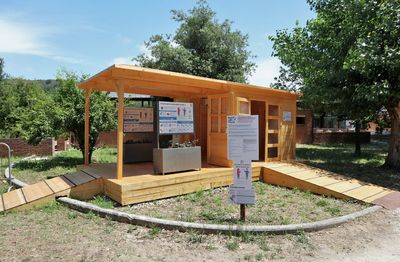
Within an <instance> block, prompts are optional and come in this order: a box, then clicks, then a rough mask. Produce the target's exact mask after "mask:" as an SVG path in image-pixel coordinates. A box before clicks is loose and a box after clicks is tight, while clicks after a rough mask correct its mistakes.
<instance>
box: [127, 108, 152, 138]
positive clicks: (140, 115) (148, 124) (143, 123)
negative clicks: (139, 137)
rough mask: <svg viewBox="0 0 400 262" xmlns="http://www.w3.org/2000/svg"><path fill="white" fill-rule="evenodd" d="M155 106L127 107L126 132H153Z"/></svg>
mask: <svg viewBox="0 0 400 262" xmlns="http://www.w3.org/2000/svg"><path fill="white" fill-rule="evenodd" d="M153 119H154V118H153V108H150V107H125V108H124V132H126V133H133V132H153V130H154V126H153Z"/></svg>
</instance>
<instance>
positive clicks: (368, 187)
mask: <svg viewBox="0 0 400 262" xmlns="http://www.w3.org/2000/svg"><path fill="white" fill-rule="evenodd" d="M262 177H263V181H264V182H266V183H269V184H274V185H279V186H286V187H290V188H299V189H302V190H308V191H311V192H314V193H318V194H322V195H327V196H334V197H337V198H353V199H357V200H360V201H363V202H366V203H373V204H379V205H382V206H384V207H387V208H392V207H393V206H397V207H400V199H397V200H394V202H393V201H391V203H390V204H391V206H389V205H385V204H384V202H385V201H383V200H385V199H393V196H397V195H398V192H397V191H393V190H390V189H387V188H384V187H381V186H377V185H373V184H368V183H364V182H361V181H359V180H356V179H350V178H347V177H343V176H341V175H338V174H334V173H330V172H328V171H325V170H322V169H318V168H313V167H310V166H307V165H303V164H299V163H278V162H276V163H265V164H264V170H263V175H262ZM386 202H387V201H386Z"/></svg>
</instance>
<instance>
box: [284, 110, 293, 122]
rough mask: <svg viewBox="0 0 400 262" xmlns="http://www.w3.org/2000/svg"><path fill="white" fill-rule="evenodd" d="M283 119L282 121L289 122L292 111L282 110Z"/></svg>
mask: <svg viewBox="0 0 400 262" xmlns="http://www.w3.org/2000/svg"><path fill="white" fill-rule="evenodd" d="M283 121H284V122H290V121H292V112H289V111H283Z"/></svg>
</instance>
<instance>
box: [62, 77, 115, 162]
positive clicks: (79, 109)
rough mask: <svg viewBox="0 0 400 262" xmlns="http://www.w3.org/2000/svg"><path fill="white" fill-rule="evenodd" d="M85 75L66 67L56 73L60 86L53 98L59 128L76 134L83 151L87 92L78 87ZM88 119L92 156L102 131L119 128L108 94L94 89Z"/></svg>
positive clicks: (90, 153)
mask: <svg viewBox="0 0 400 262" xmlns="http://www.w3.org/2000/svg"><path fill="white" fill-rule="evenodd" d="M86 78H87V76H86V75H77V74H75V73H73V72H70V71H67V70H61V71H60V72H59V73H58V75H57V80H58V81H59V82H60V86H59V87H58V88H57V90H56V93H55V96H54V101H55V103H56V105H57V107H58V108H59V115H58V116H59V127H58V129H59V130H61V131H63V132H67V133H73V134H74V136H75V137H76V139H77V141H78V144H79V148H80V150H81V151H82V154H83V153H84V145H85V141H84V131H85V92H84V90H81V89H79V88H78V87H77V84H78V83H79V82H81V81H83V80H84V79H86ZM89 122H90V132H89V156H90V159H91V155H92V153H93V151H94V149H95V145H96V141H97V138H98V136H99V134H100V132H102V131H107V130H111V129H114V128H115V127H116V106H115V103H114V102H113V101H111V99H110V98H109V97H108V93H105V92H98V91H96V92H92V94H91V97H90V117H89Z"/></svg>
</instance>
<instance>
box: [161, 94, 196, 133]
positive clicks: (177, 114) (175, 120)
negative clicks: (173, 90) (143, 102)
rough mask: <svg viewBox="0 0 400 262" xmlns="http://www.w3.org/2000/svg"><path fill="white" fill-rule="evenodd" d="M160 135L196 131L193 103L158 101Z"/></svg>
mask: <svg viewBox="0 0 400 262" xmlns="http://www.w3.org/2000/svg"><path fill="white" fill-rule="evenodd" d="M158 133H159V134H160V135H172V134H191V133H194V112H193V103H181V102H162V101H160V102H158Z"/></svg>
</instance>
